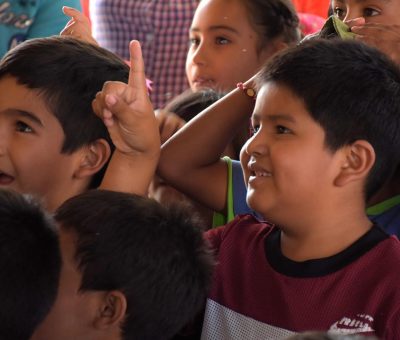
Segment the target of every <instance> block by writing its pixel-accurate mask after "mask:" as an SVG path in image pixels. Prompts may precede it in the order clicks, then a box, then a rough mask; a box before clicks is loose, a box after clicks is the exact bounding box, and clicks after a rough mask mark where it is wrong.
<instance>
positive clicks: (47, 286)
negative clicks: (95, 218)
mask: <svg viewBox="0 0 400 340" xmlns="http://www.w3.org/2000/svg"><path fill="white" fill-rule="evenodd" d="M60 267H61V256H60V250H59V246H58V237H57V233H56V231H55V229H54V225H53V222H52V220H51V219H50V217H49V216H47V215H46V213H44V211H43V210H42V209H41V207H40V205H39V204H38V203H37V202H36V201H35V200H34V199H33V198H31V197H28V196H25V197H24V196H22V195H21V194H19V193H17V192H14V191H11V190H3V189H1V190H0V277H1V279H0V286H1V290H0V291H1V305H2V308H1V310H0V339H29V338H30V337H31V335H32V334H33V331H34V330H35V328H36V327H37V326H38V325H39V324H40V323H41V322H42V321H43V320H44V318H45V316H46V315H47V314H48V312H49V311H50V308H51V306H52V305H53V303H54V301H55V298H56V295H57V288H58V280H59V275H60Z"/></svg>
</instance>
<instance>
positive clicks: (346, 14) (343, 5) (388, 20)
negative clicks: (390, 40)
mask: <svg viewBox="0 0 400 340" xmlns="http://www.w3.org/2000/svg"><path fill="white" fill-rule="evenodd" d="M331 6H332V9H333V12H334V14H335V15H336V16H337V17H339V19H341V20H342V21H345V22H346V21H349V20H352V19H355V18H360V17H364V18H365V21H366V22H367V23H368V22H371V23H382V24H387V25H393V24H400V17H399V15H398V14H399V13H400V1H398V0H365V1H359V0H332V1H331Z"/></svg>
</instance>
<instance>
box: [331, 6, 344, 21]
mask: <svg viewBox="0 0 400 340" xmlns="http://www.w3.org/2000/svg"><path fill="white" fill-rule="evenodd" d="M333 13H334V14H335V16H337V17H338V18H339V19H341V20H343V19H344V17H345V16H346V13H345V11H344V10H343V9H342V8H340V7H335V8H334V9H333Z"/></svg>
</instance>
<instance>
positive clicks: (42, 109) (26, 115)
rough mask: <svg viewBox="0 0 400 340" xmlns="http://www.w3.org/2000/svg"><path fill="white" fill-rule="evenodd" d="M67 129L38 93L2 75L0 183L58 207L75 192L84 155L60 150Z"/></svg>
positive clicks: (0, 89)
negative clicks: (77, 166)
mask: <svg viewBox="0 0 400 340" xmlns="http://www.w3.org/2000/svg"><path fill="white" fill-rule="evenodd" d="M63 141H64V132H63V130H62V127H61V125H60V123H59V121H58V120H57V118H56V117H55V116H54V115H53V114H52V113H51V112H50V111H49V109H48V108H47V106H46V105H45V103H44V100H43V99H42V97H41V96H40V95H39V94H38V92H37V91H35V90H31V89H28V88H26V87H25V86H22V85H20V84H18V83H17V81H16V79H15V78H13V77H10V76H6V77H3V78H1V79H0V187H1V188H11V189H14V190H16V191H18V192H21V193H30V194H34V195H36V196H38V197H40V198H42V199H44V201H45V204H46V206H47V208H48V209H54V208H55V207H57V206H58V205H60V204H61V203H62V202H63V201H64V200H65V199H66V198H68V197H69V195H70V194H71V190H73V185H72V179H73V177H74V169H75V167H76V165H77V162H78V160H79V159H80V157H81V155H80V153H79V152H78V151H77V152H74V153H72V154H69V155H68V154H62V153H61V149H62V145H63Z"/></svg>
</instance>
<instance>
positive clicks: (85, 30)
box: [60, 6, 98, 45]
mask: <svg viewBox="0 0 400 340" xmlns="http://www.w3.org/2000/svg"><path fill="white" fill-rule="evenodd" d="M62 10H63V13H64V14H65V15H66V16H69V17H70V18H71V19H70V20H69V21H68V22H67V24H66V25H65V27H64V29H63V30H62V31H61V32H60V35H64V36H70V37H74V38H76V39H79V40H83V41H86V42H88V43H90V44H93V45H98V43H97V41H96V40H95V39H94V38H93V36H92V29H91V25H90V21H89V19H88V18H87V17H86V16H85V15H84V14H83V13H81V12H79V11H78V10H77V9H75V8H72V7H67V6H64V7H63V8H62Z"/></svg>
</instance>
